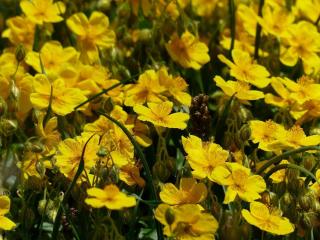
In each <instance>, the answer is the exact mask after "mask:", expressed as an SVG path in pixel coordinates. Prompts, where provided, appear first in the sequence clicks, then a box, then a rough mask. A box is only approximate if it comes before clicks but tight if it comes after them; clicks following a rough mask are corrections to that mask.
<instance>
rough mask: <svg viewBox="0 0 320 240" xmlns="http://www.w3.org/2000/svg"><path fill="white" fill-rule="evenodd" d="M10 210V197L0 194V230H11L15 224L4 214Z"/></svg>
mask: <svg viewBox="0 0 320 240" xmlns="http://www.w3.org/2000/svg"><path fill="white" fill-rule="evenodd" d="M9 211H10V198H9V197H7V196H0V230H5V231H7V230H12V229H13V228H14V227H15V226H16V224H15V223H14V222H12V221H11V220H10V219H9V218H7V217H5V216H4V215H5V214H7V213H8V212H9Z"/></svg>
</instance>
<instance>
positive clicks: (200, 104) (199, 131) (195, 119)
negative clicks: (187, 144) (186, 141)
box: [190, 94, 211, 140]
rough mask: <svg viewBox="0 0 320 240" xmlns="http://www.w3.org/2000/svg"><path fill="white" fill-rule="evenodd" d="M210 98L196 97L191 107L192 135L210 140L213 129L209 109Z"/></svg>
mask: <svg viewBox="0 0 320 240" xmlns="http://www.w3.org/2000/svg"><path fill="white" fill-rule="evenodd" d="M208 101H209V97H208V96H207V95H204V94H200V95H197V96H195V97H194V98H193V99H192V102H191V106H190V122H191V125H192V127H191V133H192V134H194V135H196V136H198V137H200V138H201V139H202V140H208V138H209V133H210V128H211V115H210V112H209V108H208Z"/></svg>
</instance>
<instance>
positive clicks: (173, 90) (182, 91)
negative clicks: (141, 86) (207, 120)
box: [158, 67, 191, 106]
mask: <svg viewBox="0 0 320 240" xmlns="http://www.w3.org/2000/svg"><path fill="white" fill-rule="evenodd" d="M158 74H159V82H160V84H161V86H164V87H165V88H166V91H167V92H168V93H167V94H165V95H166V96H168V97H169V96H172V97H173V98H174V99H176V100H177V101H178V102H180V103H181V104H184V105H186V106H190V105H191V96H190V94H188V93H186V91H187V88H188V84H187V83H186V81H185V80H184V79H183V78H182V77H180V76H177V77H173V76H172V75H169V74H168V71H167V68H165V67H162V68H161V69H160V70H159V72H158Z"/></svg>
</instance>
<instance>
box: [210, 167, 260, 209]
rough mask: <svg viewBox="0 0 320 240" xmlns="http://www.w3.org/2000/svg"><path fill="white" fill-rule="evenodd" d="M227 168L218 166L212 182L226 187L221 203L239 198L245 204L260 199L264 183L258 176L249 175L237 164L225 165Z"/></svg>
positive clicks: (246, 170) (247, 169) (248, 171)
mask: <svg viewBox="0 0 320 240" xmlns="http://www.w3.org/2000/svg"><path fill="white" fill-rule="evenodd" d="M226 165H227V167H228V169H227V168H225V167H222V166H218V167H217V168H216V169H215V170H214V172H215V174H214V176H213V180H214V181H215V182H217V183H218V184H220V185H226V186H228V188H227V191H226V193H225V197H224V201H223V203H225V204H227V203H230V202H232V201H234V200H235V198H236V196H239V197H240V198H241V199H242V200H244V201H246V202H253V201H254V200H257V199H259V198H261V196H260V195H259V193H262V192H263V191H265V190H266V183H265V181H264V180H263V178H262V177H261V176H260V175H251V171H250V169H249V168H246V167H244V166H242V165H241V164H239V163H226Z"/></svg>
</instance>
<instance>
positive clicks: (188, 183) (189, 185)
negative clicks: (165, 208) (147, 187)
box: [160, 178, 207, 205]
mask: <svg viewBox="0 0 320 240" xmlns="http://www.w3.org/2000/svg"><path fill="white" fill-rule="evenodd" d="M206 197H207V188H206V185H204V184H203V183H197V181H196V180H195V179H193V178H181V180H180V189H177V188H176V186H175V185H173V184H172V183H166V184H164V186H163V187H162V189H161V192H160V199H161V201H163V202H164V203H166V204H169V205H181V204H186V203H194V204H196V203H200V202H202V201H203V200H204V199H205V198H206Z"/></svg>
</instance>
